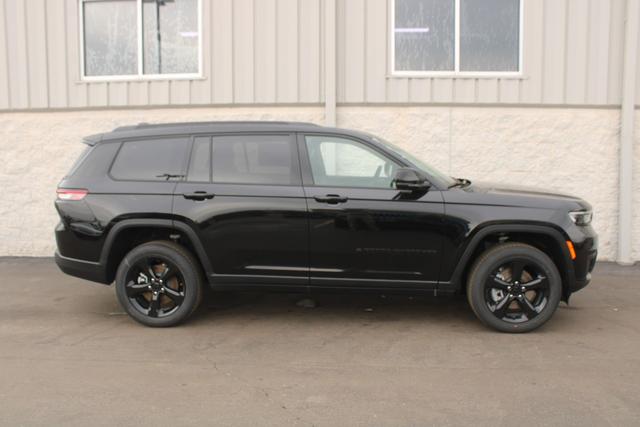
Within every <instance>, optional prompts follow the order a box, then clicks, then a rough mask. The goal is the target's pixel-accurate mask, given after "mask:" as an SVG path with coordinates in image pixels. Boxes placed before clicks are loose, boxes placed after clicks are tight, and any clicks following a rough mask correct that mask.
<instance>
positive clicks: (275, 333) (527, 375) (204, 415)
mask: <svg viewBox="0 0 640 427" xmlns="http://www.w3.org/2000/svg"><path fill="white" fill-rule="evenodd" d="M0 273H1V277H2V278H3V280H2V285H0V286H1V290H2V310H0V361H1V365H0V402H1V403H0V424H1V425H10V426H17V425H46V426H51V425H69V426H75V425H77V426H87V425H91V426H93V427H95V426H100V425H137V426H141V425H221V426H224V425H247V426H249V425H251V426H255V425H260V426H284V425H319V426H357V425H363V426H364V425H366V426H418V425H419V426H425V425H438V426H443V425H469V424H473V425H476V426H477V425H492V426H495V425H514V424H515V425H519V426H525V425H536V426H542V425H562V426H568V425H569V426H570V425H575V426H585V425H597V426H606V425H613V426H621V425H640V267H625V268H623V267H618V266H615V265H611V264H600V265H598V266H597V267H596V272H595V274H594V280H593V283H592V284H591V285H590V286H589V287H588V288H586V289H585V290H583V291H581V292H579V293H577V294H575V295H574V296H573V297H572V299H571V305H569V306H566V305H564V304H562V305H561V307H560V308H559V310H558V312H557V313H556V315H555V317H554V318H553V319H552V320H551V321H550V322H549V323H547V325H545V326H544V327H543V328H542V329H540V330H539V331H537V332H534V333H530V334H526V335H507V334H499V333H495V332H492V331H490V330H488V329H486V328H484V327H483V326H482V325H481V324H480V323H479V322H478V321H476V320H475V318H474V316H473V314H472V313H471V310H470V309H469V308H468V306H467V304H466V301H465V300H464V299H463V298H445V299H434V298H427V297H415V298H409V297H407V296H393V297H392V296H386V297H384V296H381V295H353V294H352V295H347V296H343V295H336V294H333V295H331V294H326V295H325V294H322V295H316V296H314V298H313V299H314V300H315V302H316V303H317V307H315V308H310V307H301V306H299V305H297V304H296V302H297V301H298V300H299V299H301V298H302V297H301V296H300V295H290V294H256V293H246V294H243V293H237V294H235V293H226V294H213V295H211V296H209V297H208V298H207V300H206V301H205V303H204V304H203V308H202V309H201V310H199V312H198V313H196V315H195V316H194V317H193V318H192V319H191V321H189V322H188V323H187V324H185V325H183V326H181V327H177V328H172V329H150V328H145V327H143V326H140V325H138V324H137V323H134V322H133V321H132V320H130V319H129V318H128V317H127V316H126V315H124V314H123V313H122V310H121V309H120V307H119V306H118V304H117V301H116V298H115V295H114V290H113V287H107V286H101V285H96V284H90V283H88V282H84V281H82V280H78V279H74V278H71V277H68V276H65V275H63V274H62V273H60V272H59V271H58V270H57V268H56V267H55V265H54V263H53V261H52V260H51V259H12V258H6V259H0Z"/></svg>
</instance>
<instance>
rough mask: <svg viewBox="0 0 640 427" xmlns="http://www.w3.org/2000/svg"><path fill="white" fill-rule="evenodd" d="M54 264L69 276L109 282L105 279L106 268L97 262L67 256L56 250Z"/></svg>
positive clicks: (106, 283) (104, 282) (105, 283)
mask: <svg viewBox="0 0 640 427" xmlns="http://www.w3.org/2000/svg"><path fill="white" fill-rule="evenodd" d="M55 260H56V264H57V265H58V268H60V270H62V272H63V273H66V274H68V275H70V276H74V277H79V278H81V279H85V280H90V281H92V282H98V283H102V284H104V285H108V284H110V283H109V282H108V281H107V274H106V269H105V268H104V266H103V265H102V264H100V263H99V262H92V261H84V260H81V259H76V258H67V257H65V256H62V255H60V254H59V253H58V252H57V251H56V254H55Z"/></svg>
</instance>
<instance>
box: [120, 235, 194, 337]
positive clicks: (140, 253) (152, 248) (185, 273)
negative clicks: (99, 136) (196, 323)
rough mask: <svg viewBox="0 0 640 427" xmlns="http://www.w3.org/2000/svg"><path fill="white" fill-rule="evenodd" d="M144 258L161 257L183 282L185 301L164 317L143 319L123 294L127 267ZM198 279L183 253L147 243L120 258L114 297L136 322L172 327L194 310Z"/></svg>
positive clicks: (190, 261)
mask: <svg viewBox="0 0 640 427" xmlns="http://www.w3.org/2000/svg"><path fill="white" fill-rule="evenodd" d="M147 257H158V258H164V259H167V260H168V261H170V262H171V263H172V264H173V265H175V266H176V267H177V268H178V270H179V271H180V274H181V275H182V277H183V279H184V286H185V298H184V301H183V302H182V305H180V307H178V310H176V311H175V312H174V313H172V314H170V315H169V316H167V317H162V318H154V317H149V316H146V315H145V314H143V313H141V312H140V311H138V310H137V309H136V308H135V307H134V306H133V305H132V303H131V302H130V301H129V298H128V297H127V292H126V286H125V285H126V279H127V273H128V272H129V270H130V268H131V266H133V265H135V264H136V263H137V262H138V261H140V260H141V259H143V258H147ZM200 288H201V279H200V275H199V273H198V271H197V270H196V269H195V268H194V265H193V261H192V260H190V259H189V258H188V257H187V256H185V254H182V253H181V252H180V251H177V250H175V249H174V248H172V247H171V246H170V245H164V244H160V243H147V244H143V245H141V246H138V247H136V248H135V249H133V250H131V252H129V253H128V254H127V255H125V257H124V258H123V260H122V262H121V263H120V266H119V267H118V271H117V272H116V295H117V297H118V301H119V302H120V305H121V306H122V308H123V309H124V310H125V311H126V312H127V314H129V316H131V317H132V318H133V319H135V320H136V321H138V322H140V323H142V324H144V325H147V326H156V327H165V326H174V325H177V324H178V323H180V322H182V321H183V320H184V319H186V318H187V317H188V316H189V315H190V314H191V313H192V312H193V311H194V310H195V308H196V306H197V303H198V301H199V292H200Z"/></svg>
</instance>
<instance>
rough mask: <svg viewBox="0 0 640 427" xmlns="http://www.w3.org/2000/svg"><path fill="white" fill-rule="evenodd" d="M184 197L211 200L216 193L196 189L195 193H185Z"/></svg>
mask: <svg viewBox="0 0 640 427" xmlns="http://www.w3.org/2000/svg"><path fill="white" fill-rule="evenodd" d="M182 197H184V198H185V199H188V200H210V199H213V198H214V197H215V194H213V193H207V192H206V191H194V192H193V193H185V194H183V195H182Z"/></svg>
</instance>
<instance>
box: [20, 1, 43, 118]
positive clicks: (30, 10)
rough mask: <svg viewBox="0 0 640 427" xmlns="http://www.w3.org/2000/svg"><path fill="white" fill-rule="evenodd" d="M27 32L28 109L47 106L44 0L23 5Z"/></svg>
mask: <svg viewBox="0 0 640 427" xmlns="http://www.w3.org/2000/svg"><path fill="white" fill-rule="evenodd" d="M24 12H25V22H26V24H25V25H26V32H27V45H26V48H27V64H28V74H27V78H28V79H29V82H28V84H29V107H30V108H47V107H48V106H49V99H48V98H49V90H48V87H47V86H48V72H47V68H48V63H47V62H48V61H47V31H46V28H47V15H46V14H47V8H46V3H45V0H28V1H27V2H26V3H25V9H24Z"/></svg>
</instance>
